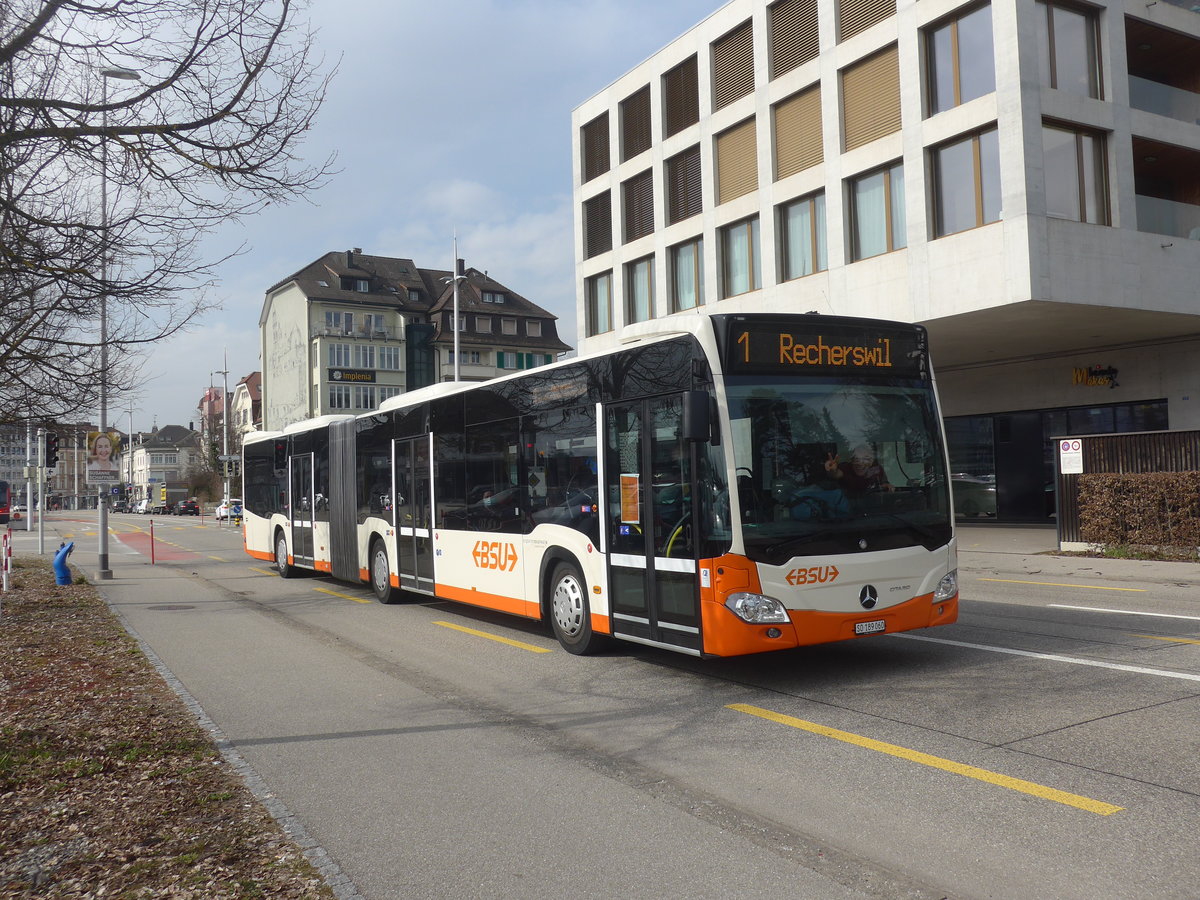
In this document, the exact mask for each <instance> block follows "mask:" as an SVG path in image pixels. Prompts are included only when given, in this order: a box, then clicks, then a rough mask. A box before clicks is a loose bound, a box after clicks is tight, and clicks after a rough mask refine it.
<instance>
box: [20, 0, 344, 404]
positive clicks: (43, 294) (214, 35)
mask: <svg viewBox="0 0 1200 900" xmlns="http://www.w3.org/2000/svg"><path fill="white" fill-rule="evenodd" d="M300 15H301V7H300V5H299V4H298V3H296V2H294V0H95V2H87V0H4V2H3V3H2V4H0V372H2V373H3V376H2V377H0V421H16V420H19V419H22V418H26V417H28V416H29V415H31V413H32V415H34V416H36V417H37V418H39V419H45V418H57V417H61V416H66V415H69V414H71V413H76V412H81V411H85V410H88V409H90V408H91V407H92V406H93V404H94V402H95V397H96V393H97V388H98V383H99V374H100V357H101V354H100V338H99V333H100V329H99V318H100V310H101V308H102V306H103V308H104V309H105V310H106V312H107V322H106V325H107V329H106V330H107V337H108V340H107V356H108V361H109V366H108V384H109V386H110V390H111V391H112V392H113V393H114V394H120V393H121V392H122V391H123V390H125V389H128V388H129V387H131V386H132V385H133V383H134V381H135V380H136V378H137V361H138V357H139V352H140V351H141V350H142V349H143V345H145V344H147V343H149V342H153V341H156V340H160V339H162V338H164V337H166V336H168V335H171V334H174V333H176V332H177V331H179V330H180V329H181V328H183V327H184V326H186V325H187V324H188V323H189V322H191V321H193V320H194V319H195V318H196V317H197V315H198V314H199V313H200V312H201V311H202V310H203V308H204V306H205V300H204V291H205V288H206V287H208V286H209V285H210V284H211V283H212V280H213V276H214V274H215V272H216V270H217V268H218V266H219V265H220V264H221V263H222V262H223V261H224V260H202V259H201V258H200V243H199V242H200V239H201V238H202V237H203V236H204V235H205V234H206V233H207V232H208V231H210V230H211V229H212V228H214V227H216V226H217V225H219V224H222V223H224V222H227V221H229V220H231V219H237V218H240V217H242V216H246V215H249V214H251V213H254V212H256V211H258V210H260V209H262V208H263V207H265V206H266V205H269V204H277V203H283V202H287V201H290V200H293V199H295V198H297V197H299V196H303V195H304V194H305V193H307V192H308V191H310V190H313V189H315V188H316V187H318V186H319V185H320V184H321V183H322V182H323V181H324V180H325V177H326V176H327V175H328V173H329V166H330V161H329V160H326V161H325V162H323V163H321V164H318V165H315V166H313V165H308V164H305V163H304V162H303V161H302V160H301V159H300V158H299V157H298V155H297V154H298V145H299V142H300V140H301V138H302V137H303V136H304V134H305V132H306V131H308V130H309V129H310V128H311V127H312V125H313V120H314V118H315V116H316V114H317V110H318V109H319V107H320V105H321V102H322V101H323V99H324V96H325V91H326V88H327V86H328V82H329V78H330V77H332V70H329V71H322V70H323V68H324V67H323V64H322V60H321V59H319V58H318V56H317V54H316V52H315V49H314V39H313V35H312V33H311V32H310V31H309V30H308V28H307V25H306V24H305V23H304V22H302V21H301V20H300V18H299V17H300ZM118 69H119V70H123V71H117V70H118ZM105 71H107V72H108V74H109V75H110V76H111V75H113V74H123V75H124V77H125V78H126V79H127V80H112V79H111V78H106V77H105V75H104V74H103V73H104V72H105ZM133 73H136V80H134V74H133ZM102 188H103V189H105V190H106V196H104V197H102ZM102 201H104V202H102Z"/></svg>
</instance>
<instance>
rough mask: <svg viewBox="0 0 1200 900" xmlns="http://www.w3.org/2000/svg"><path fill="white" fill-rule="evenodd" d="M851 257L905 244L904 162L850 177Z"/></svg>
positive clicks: (853, 258) (886, 250) (887, 250)
mask: <svg viewBox="0 0 1200 900" xmlns="http://www.w3.org/2000/svg"><path fill="white" fill-rule="evenodd" d="M850 213H851V248H850V250H851V252H850V256H851V259H852V260H859V259H867V258H868V257H871V256H878V255H879V254H881V253H888V252H890V251H892V250H899V249H901V248H902V247H906V246H908V236H907V235H906V234H905V230H904V229H905V220H904V165H903V163H896V164H895V165H892V166H888V167H887V168H884V169H877V170H876V171H874V172H870V173H868V174H866V175H860V176H859V177H857V178H852V179H851V180H850Z"/></svg>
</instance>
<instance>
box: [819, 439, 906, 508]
mask: <svg viewBox="0 0 1200 900" xmlns="http://www.w3.org/2000/svg"><path fill="white" fill-rule="evenodd" d="M825 471H826V472H827V473H829V477H830V478H832V479H834V480H835V481H836V482H837V483H838V486H839V487H840V488H841V489H842V490H843V491H844V492H845V493H846V494H847V496H851V497H857V496H860V495H862V494H865V493H867V492H868V491H891V490H895V488H893V487H892V485H891V484H890V483H889V482H888V478H887V473H885V472H884V471H883V466H881V465H879V463H878V462H877V461H876V459H875V451H874V450H872V449H871V448H870V447H868V446H867V445H866V444H860V445H859V446H857V447H855V448H854V451H853V452H852V453H851V454H850V461H849V462H841V461H840V457H839V456H838V454H836V453H830V454H829V457H828V459H826V460H825Z"/></svg>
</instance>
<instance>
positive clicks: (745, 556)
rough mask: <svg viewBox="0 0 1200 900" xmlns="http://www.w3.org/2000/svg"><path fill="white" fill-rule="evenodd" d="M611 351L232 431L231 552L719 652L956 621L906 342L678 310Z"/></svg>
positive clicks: (571, 628)
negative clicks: (241, 540) (240, 532)
mask: <svg viewBox="0 0 1200 900" xmlns="http://www.w3.org/2000/svg"><path fill="white" fill-rule="evenodd" d="M622 337H623V339H624V340H623V343H622V345H621V346H620V348H619V349H616V350H612V351H610V352H605V353H600V354H596V355H593V356H586V357H579V358H575V359H568V360H564V361H561V362H558V363H555V364H552V365H548V366H545V367H542V368H538V369H533V370H530V371H526V372H521V373H517V374H514V375H511V376H507V377H502V378H498V379H495V380H492V381H488V382H483V383H457V384H439V385H435V386H432V387H429V388H425V389H423V390H419V391H414V392H411V393H408V394H404V395H401V396H398V397H394V398H392V399H389V400H387V401H386V402H385V403H384V404H383V405H382V406H381V407H380V408H379V409H378V410H376V411H373V412H370V413H366V414H362V415H357V416H327V417H323V418H321V419H315V420H311V421H307V422H301V423H297V424H295V425H291V426H288V427H287V428H286V429H284V430H283V431H282V432H274V433H257V434H253V435H248V436H247V438H246V440H245V445H244V449H243V453H244V468H243V473H244V479H245V485H244V494H243V497H244V499H245V522H244V534H245V545H246V550H247V552H248V553H249V554H250V555H251V556H253V557H256V558H260V559H268V560H271V561H273V563H274V564H275V566H276V567H277V569H278V571H279V573H280V574H281V575H283V576H284V577H287V576H289V575H291V574H293V573H294V572H295V570H296V569H298V568H300V569H311V570H315V571H317V572H324V573H328V574H330V575H332V576H333V577H335V578H339V579H344V580H347V581H355V582H368V583H369V584H370V585H371V587H372V589H373V590H374V592H375V594H376V595H377V596H378V597H379V599H380V600H381V601H382V602H384V603H391V602H394V601H396V600H399V599H401V598H402V597H404V596H405V595H413V596H418V597H439V598H443V599H447V600H453V601H458V602H461V603H468V604H473V605H475V606H481V607H486V608H488V609H494V610H501V611H504V612H509V613H515V614H517V615H521V616H527V617H530V618H534V619H541V620H544V621H548V622H549V624H550V627H551V628H552V629H553V632H554V634H555V636H556V637H557V638H558V640H559V641H560V642H561V644H562V645H563V646H564V647H565V648H566V649H567V650H569V651H571V652H572V653H579V654H582V653H589V652H592V651H593V650H595V649H597V648H598V647H600V646H602V645H603V644H604V643H605V642H607V641H608V640H609V639H612V638H616V639H621V640H626V641H634V642H637V643H640V644H649V645H652V646H655V647H663V648H667V649H671V650H677V651H680V652H683V653H689V654H693V655H697V656H734V655H738V654H746V653H757V652H762V651H768V650H777V649H783V648H787V647H796V646H800V645H806V644H817V643H822V642H828V641H838V640H843V639H847V638H856V637H860V636H865V635H874V634H881V633H891V632H898V631H907V630H910V629H915V628H924V627H928V626H933V625H944V624H949V623H951V622H954V621H955V620H956V618H957V614H958V586H957V570H956V566H957V564H956V544H955V536H954V514H953V509H952V506H951V501H950V486H949V479H948V477H947V457H946V449H945V440H944V435H943V431H942V425H941V416H940V414H939V410H938V402H937V393H936V389H935V385H934V378H933V372H932V370H931V368H930V363H929V353H928V347H927V339H926V333H925V331H924V329H923V328H921V327H920V326H917V325H909V324H901V323H895V322H884V321H875V320H868V319H850V318H831V317H822V316H817V315H771V314H761V315H757V314H751V315H714V316H711V317H705V316H696V317H691V318H672V319H669V320H666V321H661V322H650V323H644V324H643V325H640V326H634V327H632V328H630V329H627V330H626V331H625V332H624V333H623V335H622Z"/></svg>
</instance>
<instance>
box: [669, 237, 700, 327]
mask: <svg viewBox="0 0 1200 900" xmlns="http://www.w3.org/2000/svg"><path fill="white" fill-rule="evenodd" d="M703 303H704V241H703V240H702V239H701V238H696V239H695V240H694V241H688V242H686V243H683V244H676V245H675V246H674V247H672V248H671V312H683V311H684V310H688V309H695V308H696V307H697V306H700V305H701V304H703Z"/></svg>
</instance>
